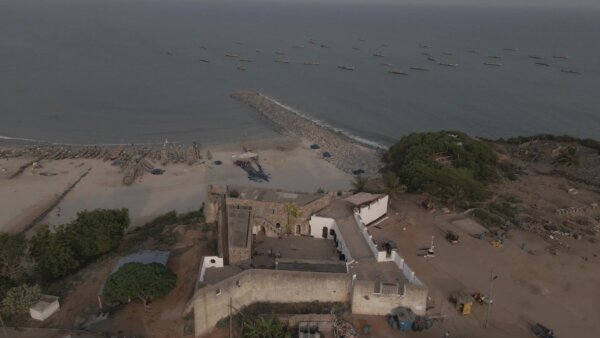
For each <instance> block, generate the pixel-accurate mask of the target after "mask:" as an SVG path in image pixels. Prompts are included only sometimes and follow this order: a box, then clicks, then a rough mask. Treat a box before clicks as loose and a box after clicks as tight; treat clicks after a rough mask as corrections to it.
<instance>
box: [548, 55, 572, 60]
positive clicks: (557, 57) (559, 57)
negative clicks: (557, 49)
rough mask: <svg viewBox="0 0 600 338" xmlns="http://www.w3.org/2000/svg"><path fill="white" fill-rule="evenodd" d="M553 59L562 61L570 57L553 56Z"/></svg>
mask: <svg viewBox="0 0 600 338" xmlns="http://www.w3.org/2000/svg"><path fill="white" fill-rule="evenodd" d="M552 57H553V58H555V59H562V60H568V59H569V57H568V56H566V55H552Z"/></svg>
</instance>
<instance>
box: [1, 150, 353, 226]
mask: <svg viewBox="0 0 600 338" xmlns="http://www.w3.org/2000/svg"><path fill="white" fill-rule="evenodd" d="M268 143H269V145H267V146H265V145H262V146H259V145H254V146H255V147H253V150H254V149H258V150H256V152H257V153H258V154H259V156H260V164H261V165H262V166H263V168H264V169H265V171H266V172H267V173H268V174H269V175H270V181H269V182H262V183H256V182H252V181H250V180H249V179H248V177H247V174H246V172H244V171H243V170H242V169H241V168H239V167H237V166H235V165H234V164H233V161H232V159H231V155H233V154H236V153H239V152H241V151H242V145H223V146H214V147H210V148H209V150H210V151H211V153H212V156H213V159H212V161H208V160H205V161H201V162H198V163H195V164H193V165H188V164H183V163H177V164H168V165H167V166H165V167H162V166H161V164H160V163H158V161H155V162H153V164H154V165H155V166H156V167H157V168H164V169H165V170H166V171H165V172H164V174H163V175H151V174H149V173H146V174H144V175H143V176H141V177H138V178H137V179H136V181H135V182H134V183H133V184H132V185H130V186H125V185H123V182H122V181H123V173H122V169H120V168H119V167H118V166H114V165H111V162H110V161H106V162H105V161H102V160H99V159H61V160H41V161H40V162H39V165H40V167H38V168H36V169H34V170H31V166H29V167H27V168H26V169H25V170H24V171H23V172H22V173H21V174H20V175H18V176H16V177H14V178H12V179H9V177H10V176H11V174H12V173H14V171H15V170H17V169H18V168H19V167H20V166H22V165H23V164H26V163H28V161H31V160H32V158H28V157H19V158H8V159H7V158H3V159H2V160H0V196H2V203H0V231H8V232H18V231H23V230H26V229H27V228H28V226H30V225H32V224H31V223H32V222H33V221H34V220H35V219H36V218H38V217H39V216H40V215H41V214H43V213H44V212H45V211H49V212H48V213H47V215H46V216H45V217H43V218H42V219H41V221H40V222H37V223H38V224H43V223H46V224H50V225H56V224H63V223H66V222H69V221H71V220H73V219H74V217H75V216H76V214H77V212H79V211H81V210H84V209H95V208H128V209H129V211H130V217H131V219H132V226H138V225H141V224H143V223H145V222H147V221H149V220H151V219H153V218H154V217H156V216H157V215H160V214H163V213H165V212H167V211H170V210H176V211H178V212H185V211H190V210H194V209H198V208H200V206H201V205H202V202H203V201H204V197H205V194H206V187H207V185H208V184H246V185H260V186H265V187H272V188H279V189H290V190H296V191H316V190H317V189H319V188H322V189H324V190H326V191H337V190H344V189H349V187H350V182H351V181H352V176H351V175H349V174H347V173H345V172H343V171H341V170H339V169H338V168H336V167H335V166H334V165H332V164H331V163H329V162H326V161H324V160H322V159H320V158H319V157H320V156H319V154H318V153H316V152H314V151H311V150H310V149H309V148H308V145H307V144H306V143H305V142H297V141H296V142H290V141H289V140H287V139H282V140H281V141H280V142H277V141H275V142H274V141H273V140H271V141H270V142H268ZM244 146H247V144H245V145H244ZM216 160H220V161H222V164H221V165H215V164H213V162H214V161H216ZM88 170H89V173H88V175H86V176H85V177H84V178H82V179H81V181H80V182H79V183H78V184H77V185H76V186H75V187H74V188H73V189H72V190H71V191H69V192H68V193H67V194H66V195H65V196H64V198H63V199H62V200H61V201H60V203H58V204H57V205H56V206H55V207H52V206H53V204H55V203H56V201H57V199H58V198H59V196H60V195H61V194H62V193H63V192H64V191H65V190H66V189H68V187H69V186H71V185H72V184H73V183H74V182H75V181H76V180H77V179H78V178H79V177H81V175H83V174H84V173H85V172H87V171H88Z"/></svg>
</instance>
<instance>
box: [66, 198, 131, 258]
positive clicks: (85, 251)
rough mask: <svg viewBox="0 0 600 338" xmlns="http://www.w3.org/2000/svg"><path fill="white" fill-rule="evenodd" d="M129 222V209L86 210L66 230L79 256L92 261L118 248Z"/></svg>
mask: <svg viewBox="0 0 600 338" xmlns="http://www.w3.org/2000/svg"><path fill="white" fill-rule="evenodd" d="M129 222H130V220H129V211H128V210H127V209H96V210H92V211H87V210H86V211H82V212H79V213H77V219H75V221H74V222H73V223H71V224H69V225H68V226H67V227H66V230H67V234H68V236H69V240H70V242H71V246H72V248H73V251H74V252H75V254H76V256H77V258H78V259H79V260H81V261H90V260H93V259H95V258H97V257H99V256H101V255H103V254H105V253H108V252H110V251H112V250H114V249H116V248H117V247H118V246H119V243H120V242H121V238H122V237H123V235H124V234H125V229H127V227H128V226H129Z"/></svg>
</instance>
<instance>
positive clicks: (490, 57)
mask: <svg viewBox="0 0 600 338" xmlns="http://www.w3.org/2000/svg"><path fill="white" fill-rule="evenodd" d="M488 59H502V56H498V55H488Z"/></svg>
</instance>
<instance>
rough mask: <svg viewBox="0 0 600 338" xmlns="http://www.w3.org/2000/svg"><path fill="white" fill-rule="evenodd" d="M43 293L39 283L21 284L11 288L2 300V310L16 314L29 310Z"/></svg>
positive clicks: (9, 313)
mask: <svg viewBox="0 0 600 338" xmlns="http://www.w3.org/2000/svg"><path fill="white" fill-rule="evenodd" d="M41 295H42V289H41V288H40V286H39V285H34V286H28V285H25V284H23V285H19V286H17V287H14V288H11V289H10V290H8V292H7V293H6V296H5V297H4V300H3V301H2V312H3V313H5V314H8V315H16V314H19V313H23V312H27V311H28V310H29V308H30V307H31V306H32V305H33V304H35V303H36V302H37V301H38V300H39V299H40V297H41Z"/></svg>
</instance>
